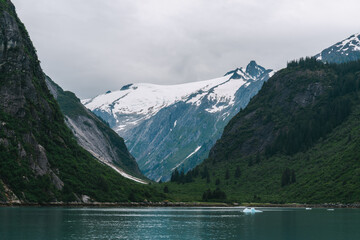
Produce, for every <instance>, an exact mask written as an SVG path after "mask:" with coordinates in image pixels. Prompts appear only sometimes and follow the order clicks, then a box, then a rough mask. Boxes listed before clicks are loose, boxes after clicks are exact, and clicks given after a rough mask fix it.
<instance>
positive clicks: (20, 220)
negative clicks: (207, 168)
mask: <svg viewBox="0 0 360 240" xmlns="http://www.w3.org/2000/svg"><path fill="white" fill-rule="evenodd" d="M259 209H260V210H262V211H263V212H262V213H256V214H244V213H243V212H242V210H243V209H242V208H111V209H109V208H31V207H21V208H18V207H15V208H0V239H1V240H13V239H16V240H18V239H31V240H33V239H34V240H37V239H44V240H52V239H84V240H85V239H86V240H88V239H240V240H241V239H254V240H255V239H256V240H262V239H266V240H273V239H274V240H275V239H276V240H279V239H286V240H297V239H301V240H312V239H314V240H322V239H324V240H332V239H339V240H344V239H351V240H358V239H360V210H359V209H335V211H327V210H326V209H313V210H311V211H306V210H305V209H285V208H271V209H270V208H259Z"/></svg>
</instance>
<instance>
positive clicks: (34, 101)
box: [0, 0, 64, 191]
mask: <svg viewBox="0 0 360 240" xmlns="http://www.w3.org/2000/svg"><path fill="white" fill-rule="evenodd" d="M0 10H1V11H0V120H1V121H0V123H1V124H0V133H1V136H0V147H2V151H11V149H12V146H16V149H17V151H16V153H17V157H16V159H14V161H16V162H17V164H18V165H19V166H21V167H23V169H26V166H25V165H28V166H29V167H30V169H31V171H32V172H33V174H34V176H45V175H48V176H49V177H50V179H51V182H52V183H53V184H54V186H55V187H56V189H58V190H61V189H62V187H63V186H64V183H63V182H62V181H61V180H60V178H59V177H58V176H57V175H56V174H55V173H54V171H53V170H52V169H51V165H50V163H49V160H48V157H47V154H46V149H45V147H44V146H42V145H41V144H40V143H39V142H38V136H39V133H40V132H41V133H43V132H46V131H45V129H44V128H46V127H44V124H46V122H49V121H56V120H57V119H56V118H57V117H59V115H58V114H57V113H56V110H55V111H54V107H53V106H52V103H51V100H50V99H51V98H50V96H51V95H50V93H49V91H48V90H47V87H46V84H45V81H44V74H43V72H42V69H41V67H40V65H39V61H38V60H37V57H36V51H35V49H34V47H33V45H32V43H31V41H30V39H29V37H28V35H27V32H26V30H25V27H24V26H23V24H22V23H21V22H20V20H19V19H18V18H17V17H16V13H15V8H14V6H13V5H12V3H11V2H10V1H8V0H7V1H2V2H1V4H0ZM47 134H48V135H49V136H51V135H52V133H51V131H48V132H47ZM28 174H29V173H28ZM23 179H25V180H28V181H30V180H29V179H30V176H25V172H24V176H23ZM5 186H6V185H5ZM9 187H11V186H8V187H7V189H8V191H11V190H10V188H9Z"/></svg>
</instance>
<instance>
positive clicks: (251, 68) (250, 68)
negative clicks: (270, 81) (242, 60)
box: [246, 60, 266, 77]
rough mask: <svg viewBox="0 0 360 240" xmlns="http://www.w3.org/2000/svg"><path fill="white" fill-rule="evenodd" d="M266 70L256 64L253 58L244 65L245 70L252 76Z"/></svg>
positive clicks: (257, 75)
mask: <svg viewBox="0 0 360 240" xmlns="http://www.w3.org/2000/svg"><path fill="white" fill-rule="evenodd" d="M265 71H266V69H265V68H263V67H262V66H260V65H258V64H257V63H256V62H255V61H254V60H252V61H251V62H250V63H249V64H248V65H247V66H246V72H247V73H248V74H249V75H250V76H252V77H259V76H260V75H262V74H263V73H264V72H265Z"/></svg>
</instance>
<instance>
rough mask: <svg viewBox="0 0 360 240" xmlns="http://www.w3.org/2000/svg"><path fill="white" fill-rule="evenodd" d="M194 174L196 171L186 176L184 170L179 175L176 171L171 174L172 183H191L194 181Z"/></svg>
mask: <svg viewBox="0 0 360 240" xmlns="http://www.w3.org/2000/svg"><path fill="white" fill-rule="evenodd" d="M193 174H194V171H190V172H188V173H187V174H186V175H185V173H184V170H182V171H181V173H179V171H178V170H177V169H175V170H174V172H173V173H172V174H171V178H170V181H171V182H177V183H190V182H192V181H193Z"/></svg>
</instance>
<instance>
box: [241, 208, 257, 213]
mask: <svg viewBox="0 0 360 240" xmlns="http://www.w3.org/2000/svg"><path fill="white" fill-rule="evenodd" d="M261 212H262V211H260V210H256V209H255V208H245V209H244V210H243V213H261Z"/></svg>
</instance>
